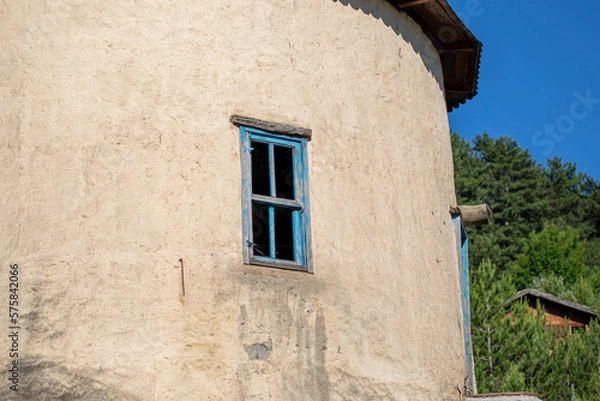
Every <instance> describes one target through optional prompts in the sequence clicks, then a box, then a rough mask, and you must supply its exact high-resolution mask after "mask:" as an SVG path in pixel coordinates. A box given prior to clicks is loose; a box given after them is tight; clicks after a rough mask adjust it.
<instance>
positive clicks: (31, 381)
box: [0, 357, 142, 401]
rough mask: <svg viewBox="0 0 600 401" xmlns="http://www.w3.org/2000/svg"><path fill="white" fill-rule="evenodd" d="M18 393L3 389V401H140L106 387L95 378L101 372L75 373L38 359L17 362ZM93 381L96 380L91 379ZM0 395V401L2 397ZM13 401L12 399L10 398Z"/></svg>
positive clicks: (116, 388) (120, 390)
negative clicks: (7, 400)
mask: <svg viewBox="0 0 600 401" xmlns="http://www.w3.org/2000/svg"><path fill="white" fill-rule="evenodd" d="M19 367H20V368H19V373H20V376H21V378H22V380H20V381H19V391H13V390H9V389H8V385H7V386H3V387H4V388H3V389H2V391H5V390H6V391H10V393H11V394H10V396H9V397H8V398H4V399H11V400H15V401H18V400H23V401H31V400H36V401H55V400H61V401H81V400H86V401H112V400H119V401H142V400H141V399H140V398H138V397H136V396H134V395H132V394H130V393H127V392H126V391H124V390H123V389H121V388H118V387H116V386H114V385H110V384H106V383H104V382H102V381H100V380H98V379H97V378H98V377H101V376H102V371H96V372H91V371H90V370H89V369H86V370H85V371H76V370H73V369H71V368H68V367H66V366H64V365H60V364H57V363H55V362H51V361H47V360H43V359H40V358H37V357H29V358H26V359H25V358H24V359H23V361H19ZM93 377H96V378H93ZM2 391H0V398H2V396H3V395H5V393H3V392H2ZM11 397H12V398H11Z"/></svg>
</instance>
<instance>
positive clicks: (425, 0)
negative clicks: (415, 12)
mask: <svg viewBox="0 0 600 401" xmlns="http://www.w3.org/2000/svg"><path fill="white" fill-rule="evenodd" d="M430 1H431V0H413V1H408V2H406V3H404V4H398V5H397V7H398V8H409V7H414V6H418V5H419V4H423V3H429V2H430Z"/></svg>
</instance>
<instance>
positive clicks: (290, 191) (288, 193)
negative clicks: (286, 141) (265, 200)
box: [274, 146, 294, 199]
mask: <svg viewBox="0 0 600 401" xmlns="http://www.w3.org/2000/svg"><path fill="white" fill-rule="evenodd" d="M274 152H275V186H276V189H277V193H276V195H275V196H277V197H278V198H286V199H294V159H293V155H294V149H293V148H288V147H285V146H275V147H274Z"/></svg>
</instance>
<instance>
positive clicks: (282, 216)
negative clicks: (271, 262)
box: [275, 207, 294, 260]
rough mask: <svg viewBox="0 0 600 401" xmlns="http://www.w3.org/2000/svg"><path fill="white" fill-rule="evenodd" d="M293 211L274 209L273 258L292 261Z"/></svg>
mask: <svg viewBox="0 0 600 401" xmlns="http://www.w3.org/2000/svg"><path fill="white" fill-rule="evenodd" d="M292 213H294V212H293V210H291V209H287V208H277V207H276V208H275V257H276V258H277V259H286V260H294V229H293V226H292Z"/></svg>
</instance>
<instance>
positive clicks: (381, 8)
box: [332, 0, 444, 90]
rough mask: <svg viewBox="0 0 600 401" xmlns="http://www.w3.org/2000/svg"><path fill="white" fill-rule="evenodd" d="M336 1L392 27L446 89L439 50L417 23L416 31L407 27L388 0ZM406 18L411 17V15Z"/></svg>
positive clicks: (441, 86)
mask: <svg viewBox="0 0 600 401" xmlns="http://www.w3.org/2000/svg"><path fill="white" fill-rule="evenodd" d="M332 1H333V2H334V3H340V4H343V5H345V6H350V7H352V8H353V9H355V10H357V11H362V12H363V13H365V14H367V15H370V16H372V17H373V18H375V19H378V20H381V21H382V22H383V23H384V24H385V25H386V26H388V27H390V28H391V29H392V30H393V31H394V32H395V33H396V35H398V36H400V37H402V38H403V39H404V40H405V41H406V42H407V43H408V44H410V45H411V46H412V48H413V50H414V51H415V53H417V54H418V55H419V56H421V60H423V64H424V65H425V67H426V68H427V71H429V72H430V73H431V75H432V76H433V78H434V79H435V81H436V82H437V84H438V86H439V87H440V90H443V89H444V82H443V75H442V70H441V67H440V58H439V55H438V53H437V50H436V49H435V47H434V46H433V44H432V43H427V42H429V40H428V39H426V37H425V34H424V33H423V32H422V29H421V28H420V27H419V26H418V25H417V23H416V22H415V25H416V26H417V27H418V30H417V31H416V32H418V34H417V33H415V31H414V30H411V29H407V27H406V26H404V25H402V24H400V23H399V22H400V21H399V19H398V18H396V15H397V14H403V13H402V12H401V11H399V10H398V9H396V8H395V7H394V6H392V5H391V4H390V3H388V2H387V1H382V0H332ZM406 18H408V19H411V18H410V17H409V16H406Z"/></svg>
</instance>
